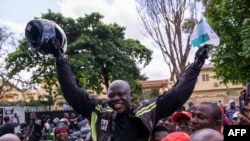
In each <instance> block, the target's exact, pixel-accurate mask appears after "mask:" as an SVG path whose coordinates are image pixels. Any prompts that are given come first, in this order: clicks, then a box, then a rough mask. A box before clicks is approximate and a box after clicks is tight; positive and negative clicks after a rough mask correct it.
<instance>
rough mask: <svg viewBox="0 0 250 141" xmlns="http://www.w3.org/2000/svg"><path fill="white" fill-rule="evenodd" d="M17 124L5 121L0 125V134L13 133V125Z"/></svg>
mask: <svg viewBox="0 0 250 141" xmlns="http://www.w3.org/2000/svg"><path fill="white" fill-rule="evenodd" d="M16 126H17V125H16V124H14V123H5V124H3V125H1V126H0V136H2V135H4V134H7V133H12V134H15V127H16Z"/></svg>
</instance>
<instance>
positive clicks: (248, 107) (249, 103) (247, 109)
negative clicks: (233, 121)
mask: <svg viewBox="0 0 250 141" xmlns="http://www.w3.org/2000/svg"><path fill="white" fill-rule="evenodd" d="M242 114H244V115H245V116H246V117H247V118H248V119H250V97H248V98H247V99H246V100H245V105H244V106H243V108H242Z"/></svg>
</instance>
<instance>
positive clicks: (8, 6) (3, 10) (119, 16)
mask: <svg viewBox="0 0 250 141" xmlns="http://www.w3.org/2000/svg"><path fill="white" fill-rule="evenodd" d="M48 9H50V10H51V11H52V12H55V13H57V12H60V13H61V14H62V15H63V16H65V17H71V18H78V17H84V16H85V14H90V13H92V12H99V13H101V14H102V15H103V16H104V19H103V22H104V23H105V24H109V23H117V24H118V25H120V26H123V27H126V30H125V38H131V39H136V40H139V41H140V42H141V43H142V44H143V45H145V46H146V47H147V48H149V49H151V50H152V51H153V56H152V58H153V59H152V61H151V63H150V64H149V65H148V66H147V67H146V68H142V70H141V72H142V74H145V75H146V76H147V77H148V78H149V80H158V79H169V77H170V75H169V73H168V66H167V65H166V63H165V62H164V59H163V56H162V53H161V51H160V49H159V48H156V47H154V46H153V45H152V43H151V41H150V39H149V38H146V37H145V36H143V34H142V33H141V27H140V24H139V21H138V15H137V12H136V7H135V0H0V26H3V25H5V26H8V27H10V28H11V29H12V30H13V32H15V33H17V34H18V35H21V37H24V36H23V35H24V29H25V26H26V24H27V23H28V22H29V21H30V20H32V19H34V17H41V15H42V13H47V12H48Z"/></svg>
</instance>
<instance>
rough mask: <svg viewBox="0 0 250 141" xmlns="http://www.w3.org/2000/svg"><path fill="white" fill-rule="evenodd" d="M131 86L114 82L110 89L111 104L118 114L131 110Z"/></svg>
mask: <svg viewBox="0 0 250 141" xmlns="http://www.w3.org/2000/svg"><path fill="white" fill-rule="evenodd" d="M130 94H131V93H130V88H128V86H127V85H125V84H124V83H114V84H112V85H110V87H109V89H108V99H109V102H108V104H109V106H110V107H111V108H112V109H113V110H115V111H116V112H117V113H118V114H122V113H125V112H127V111H128V110H129V108H130V104H131V98H130Z"/></svg>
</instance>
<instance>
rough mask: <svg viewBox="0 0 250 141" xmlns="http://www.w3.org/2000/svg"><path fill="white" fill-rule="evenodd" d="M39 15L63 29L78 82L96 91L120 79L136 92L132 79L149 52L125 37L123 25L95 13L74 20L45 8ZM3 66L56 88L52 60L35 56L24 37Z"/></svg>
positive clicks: (136, 42)
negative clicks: (107, 22) (106, 20)
mask: <svg viewBox="0 0 250 141" xmlns="http://www.w3.org/2000/svg"><path fill="white" fill-rule="evenodd" d="M41 18H45V19H49V20H53V21H55V22H56V23H57V24H58V25H59V26H61V27H62V28H63V29H64V31H65V33H66V36H67V41H68V48H67V52H66V54H67V56H68V60H69V62H70V64H71V68H72V71H73V73H74V74H75V75H76V78H77V80H78V82H79V85H81V86H82V87H84V88H85V89H89V90H94V91H95V92H97V93H98V94H99V93H101V92H102V91H103V85H104V86H105V87H106V88H108V86H109V82H111V81H113V80H115V79H124V80H126V81H128V82H129V84H130V85H131V87H132V88H133V91H135V92H137V90H138V88H139V87H140V86H139V84H138V83H137V82H136V81H137V80H141V79H142V78H144V79H145V77H144V76H141V75H140V69H139V68H138V67H137V65H138V64H141V65H143V66H146V65H148V64H149V62H150V61H151V55H152V51H151V50H149V49H147V48H146V47H145V46H143V45H142V44H141V43H140V42H139V41H138V40H133V39H125V38H124V31H125V28H124V27H120V26H119V25H117V24H116V23H114V24H108V25H107V24H104V23H103V22H102V21H101V20H102V19H103V16H102V15H101V14H99V13H92V14H90V15H85V17H80V18H77V19H75V20H74V19H73V18H69V17H63V16H62V14H60V13H53V12H51V11H50V10H49V12H48V13H46V14H42V17H41ZM35 58H36V59H35ZM7 67H8V69H11V70H12V71H11V72H10V74H11V75H14V74H16V73H19V72H20V71H21V70H25V69H27V70H28V71H30V72H31V73H32V78H31V79H32V80H33V83H41V82H42V83H44V84H45V87H44V88H46V89H47V92H49V90H52V91H50V93H55V90H54V89H53V88H54V87H58V83H57V79H56V71H55V59H52V58H51V57H48V56H39V57H35V55H34V53H33V52H31V51H29V50H28V48H27V44H26V42H25V40H22V41H20V45H19V48H18V50H16V51H15V52H13V53H11V54H9V55H8V59H7ZM33 69H34V70H33Z"/></svg>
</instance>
